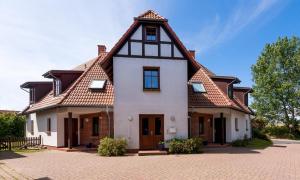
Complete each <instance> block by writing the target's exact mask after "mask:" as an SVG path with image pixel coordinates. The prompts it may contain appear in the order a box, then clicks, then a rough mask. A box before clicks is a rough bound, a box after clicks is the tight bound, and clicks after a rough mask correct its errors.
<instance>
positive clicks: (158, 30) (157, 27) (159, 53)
mask: <svg viewBox="0 0 300 180" xmlns="http://www.w3.org/2000/svg"><path fill="white" fill-rule="evenodd" d="M156 36H157V41H158V46H157V50H158V52H157V55H158V57H161V52H160V51H161V49H160V47H161V43H160V26H156Z"/></svg>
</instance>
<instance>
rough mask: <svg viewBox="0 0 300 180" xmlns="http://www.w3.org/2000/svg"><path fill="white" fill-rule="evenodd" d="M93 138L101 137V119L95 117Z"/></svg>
mask: <svg viewBox="0 0 300 180" xmlns="http://www.w3.org/2000/svg"><path fill="white" fill-rule="evenodd" d="M92 135H93V136H98V135H99V118H98V117H94V118H93V133H92Z"/></svg>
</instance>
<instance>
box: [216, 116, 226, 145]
mask: <svg viewBox="0 0 300 180" xmlns="http://www.w3.org/2000/svg"><path fill="white" fill-rule="evenodd" d="M214 125H215V143H226V119H225V118H215V123H214Z"/></svg>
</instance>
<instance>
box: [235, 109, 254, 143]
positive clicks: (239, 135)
mask: <svg viewBox="0 0 300 180" xmlns="http://www.w3.org/2000/svg"><path fill="white" fill-rule="evenodd" d="M235 118H237V119H238V129H239V130H238V131H236V130H235ZM246 122H247V123H248V130H246V127H247V126H246ZM231 123H232V125H231V128H232V133H231V136H232V141H234V140H237V139H244V137H245V135H247V137H248V138H250V137H251V126H250V124H251V122H250V117H249V115H248V114H245V113H242V112H239V111H235V110H232V112H231Z"/></svg>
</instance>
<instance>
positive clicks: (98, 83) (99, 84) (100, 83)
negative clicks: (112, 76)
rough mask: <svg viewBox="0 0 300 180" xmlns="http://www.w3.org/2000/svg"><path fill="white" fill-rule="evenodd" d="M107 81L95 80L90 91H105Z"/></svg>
mask: <svg viewBox="0 0 300 180" xmlns="http://www.w3.org/2000/svg"><path fill="white" fill-rule="evenodd" d="M105 83H106V80H101V79H94V80H92V82H91V84H90V89H99V90H100V89H104V86H105Z"/></svg>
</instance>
